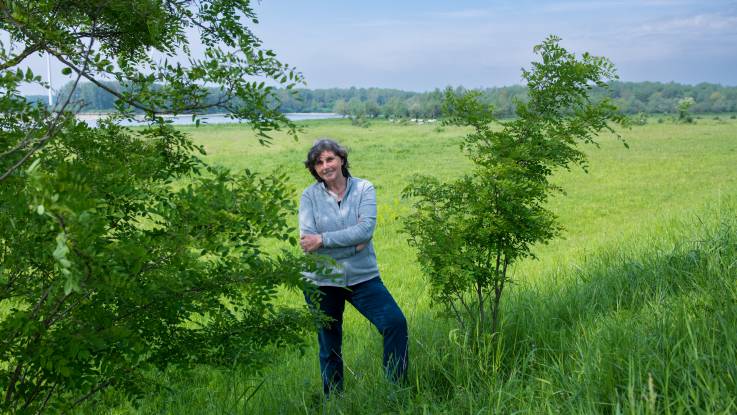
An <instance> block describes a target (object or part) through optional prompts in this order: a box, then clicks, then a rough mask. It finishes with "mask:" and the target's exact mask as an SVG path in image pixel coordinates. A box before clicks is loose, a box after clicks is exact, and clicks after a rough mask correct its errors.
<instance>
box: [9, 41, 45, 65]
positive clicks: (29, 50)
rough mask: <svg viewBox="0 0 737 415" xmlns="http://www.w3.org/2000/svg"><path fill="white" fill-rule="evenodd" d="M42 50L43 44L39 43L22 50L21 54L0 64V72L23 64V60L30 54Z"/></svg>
mask: <svg viewBox="0 0 737 415" xmlns="http://www.w3.org/2000/svg"><path fill="white" fill-rule="evenodd" d="M42 49H43V44H41V43H35V44H33V45H31V46H28V47H27V48H25V49H24V50H23V52H21V53H19V54H18V55H15V56H14V57H13V58H11V59H9V60H7V61H5V62H2V63H0V70H1V71H4V70H6V69H8V68H12V67H13V66H15V65H18V64H19V63H21V62H23V60H24V59H25V58H27V57H28V56H29V55H31V54H32V53H35V52H38V51H39V50H42Z"/></svg>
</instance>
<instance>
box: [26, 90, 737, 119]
mask: <svg viewBox="0 0 737 415" xmlns="http://www.w3.org/2000/svg"><path fill="white" fill-rule="evenodd" d="M108 86H109V87H111V88H114V89H115V90H120V87H119V86H118V85H116V84H113V83H110V84H108ZM67 88H69V85H67V86H65V87H64V88H62V93H60V94H59V95H63V93H64V91H65V90H68V89H67ZM456 89H457V90H463V88H461V87H458V88H456ZM481 92H482V96H483V100H484V101H485V102H486V103H489V104H493V105H494V109H495V112H496V115H497V116H499V117H511V116H513V115H514V102H515V101H517V100H521V101H525V100H526V99H527V90H526V88H525V87H523V86H507V87H498V88H487V89H484V90H482V91H481ZM607 94H608V95H609V96H610V97H611V98H612V99H613V100H614V101H615V103H616V104H617V105H618V106H619V107H620V109H621V110H622V111H623V112H624V113H627V114H637V113H647V114H667V113H675V112H677V110H676V108H677V105H678V101H679V100H680V99H683V98H686V97H691V98H693V99H694V101H695V103H694V105H693V106H692V107H691V112H693V113H724V112H737V87H726V86H721V85H717V84H708V83H701V84H698V85H684V84H677V83H660V82H614V83H612V84H611V86H610V89H609V90H608V91H605V90H603V89H600V88H599V89H596V90H595V93H594V97H595V98H599V99H600V98H602V97H604V96H605V95H607ZM276 96H277V97H278V99H279V102H280V108H281V111H282V112H336V113H339V114H344V115H348V116H351V117H358V118H360V117H365V118H375V117H385V118H402V117H406V118H438V117H439V116H440V113H441V110H442V96H443V91H442V90H440V89H436V90H434V91H431V92H409V91H401V90H398V89H386V88H355V87H354V88H329V89H297V90H293V91H287V90H283V89H281V90H277V91H276ZM27 98H28V99H29V100H33V101H38V102H41V103H45V102H46V100H47V98H46V96H45V95H32V96H28V97H27ZM73 98H74V99H75V100H78V101H80V102H83V111H88V112H97V111H108V110H112V109H113V107H114V102H115V97H114V96H112V95H111V94H109V93H108V92H106V91H104V90H102V89H100V88H98V87H96V86H94V85H92V84H90V83H83V84H81V85H79V86H78V89H77V91H76V92H75V96H74V97H73ZM212 99H213V100H214V99H216V96H214V93H213V97H212ZM219 111H222V110H218V108H213V109H212V111H211V112H219Z"/></svg>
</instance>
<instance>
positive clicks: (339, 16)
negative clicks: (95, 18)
mask: <svg viewBox="0 0 737 415" xmlns="http://www.w3.org/2000/svg"><path fill="white" fill-rule="evenodd" d="M253 6H254V9H255V11H256V13H257V15H258V17H259V24H258V25H256V26H254V27H253V30H254V32H255V33H256V34H257V35H258V36H259V37H260V38H261V40H262V41H263V42H264V46H265V47H267V48H270V49H272V50H274V51H275V52H276V53H277V55H278V56H279V58H280V59H281V60H282V61H283V62H286V63H289V64H290V65H293V66H296V67H297V69H298V70H299V71H301V72H302V73H303V75H304V77H305V79H306V81H307V85H306V87H307V88H313V89H315V88H331V87H340V88H347V87H351V86H356V87H384V88H398V89H403V90H410V91H427V90H432V89H435V88H444V87H445V86H449V85H450V86H458V85H462V86H465V87H468V88H476V87H495V86H506V85H513V84H521V83H522V80H521V78H520V73H521V72H520V69H521V68H523V67H529V63H530V62H531V61H532V60H533V59H534V55H533V52H532V48H533V46H534V45H535V44H538V43H540V42H541V41H542V40H543V39H545V37H547V36H548V35H551V34H554V35H557V36H559V37H561V38H562V39H563V40H562V42H561V43H562V45H563V46H564V47H565V48H567V49H568V50H570V51H574V52H576V53H582V52H586V51H588V52H590V53H592V54H594V55H601V56H606V57H608V58H609V59H611V60H612V61H613V62H614V64H615V65H616V67H617V69H618V72H619V75H620V78H621V79H622V80H623V81H660V82H671V81H673V82H679V83H686V84H696V83H700V82H711V83H719V84H722V85H730V86H735V85H737V0H729V1H727V0H699V1H694V0H639V1H636V0H602V1H595V0H589V1H579V0H564V1H531V0H516V1H508V0H499V1H480V0H474V1H471V0H455V1H450V0H448V1H436V0H423V1H418V0H393V1H389V0H372V1H345V0H344V1H337V0H324V1H310V2H308V1H303V0H262V1H260V2H254V4H253ZM38 61H39V62H38V63H34V64H33V65H32V66H36V68H34V69H35V70H38V69H37V68H38V67H39V65H41V63H40V62H41V60H40V58H39V59H38ZM60 71H61V66H59V65H56V66H52V77H56V78H59V79H58V80H54V79H52V81H53V82H54V83H60V82H63V81H64V80H62V79H60V78H62V76H61V74H60ZM43 72H45V68H44V71H43ZM39 73H42V72H40V71H39ZM27 93H29V92H27ZM33 93H40V92H38V91H33Z"/></svg>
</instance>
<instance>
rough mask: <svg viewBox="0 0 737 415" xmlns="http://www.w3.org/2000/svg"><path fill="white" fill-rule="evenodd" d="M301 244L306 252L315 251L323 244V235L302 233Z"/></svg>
mask: <svg viewBox="0 0 737 415" xmlns="http://www.w3.org/2000/svg"><path fill="white" fill-rule="evenodd" d="M299 246H301V247H302V250H303V251H305V252H315V251H317V250H318V249H320V247H321V246H322V236H320V235H302V237H301V238H300V239H299Z"/></svg>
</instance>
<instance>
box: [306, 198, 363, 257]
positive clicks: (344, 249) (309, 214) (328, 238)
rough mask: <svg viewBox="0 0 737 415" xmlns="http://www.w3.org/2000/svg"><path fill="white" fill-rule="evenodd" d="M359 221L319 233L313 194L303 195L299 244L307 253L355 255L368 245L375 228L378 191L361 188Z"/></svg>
mask: <svg viewBox="0 0 737 415" xmlns="http://www.w3.org/2000/svg"><path fill="white" fill-rule="evenodd" d="M361 192H362V194H361V198H360V205H359V206H358V223H356V224H355V225H352V226H349V227H347V228H344V229H340V230H337V231H331V232H323V233H320V232H318V230H317V226H316V224H315V218H314V215H315V206H314V203H313V201H312V200H311V198H310V196H309V195H307V194H303V195H302V199H301V201H300V205H299V227H300V234H301V235H302V236H301V238H300V246H301V247H302V250H303V251H305V252H318V251H319V253H322V254H326V255H329V256H331V257H333V258H334V259H340V258H344V257H347V256H351V255H355V254H356V253H357V252H360V251H361V250H362V249H364V248H365V247H366V245H367V244H368V242H369V241H370V240H371V238H372V237H373V233H374V228H375V227H376V191H375V190H374V188H373V186H371V185H367V186H364V187H363V188H362V189H361Z"/></svg>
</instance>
